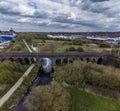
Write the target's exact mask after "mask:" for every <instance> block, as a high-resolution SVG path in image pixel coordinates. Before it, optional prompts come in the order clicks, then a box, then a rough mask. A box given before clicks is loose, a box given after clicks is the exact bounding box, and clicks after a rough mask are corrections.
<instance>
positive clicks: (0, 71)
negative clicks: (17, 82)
mask: <svg viewBox="0 0 120 111" xmlns="http://www.w3.org/2000/svg"><path fill="white" fill-rule="evenodd" d="M20 71H23V67H22V65H20V64H19V63H15V62H13V63H12V62H11V61H4V62H2V63H1V64H0V83H2V84H3V83H11V82H13V81H14V78H15V77H17V74H19V72H20Z"/></svg>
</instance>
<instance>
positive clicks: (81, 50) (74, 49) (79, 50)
mask: <svg viewBox="0 0 120 111" xmlns="http://www.w3.org/2000/svg"><path fill="white" fill-rule="evenodd" d="M68 51H77V52H83V51H84V50H83V48H82V47H78V48H77V49H76V48H75V47H69V48H67V49H66V52H68Z"/></svg>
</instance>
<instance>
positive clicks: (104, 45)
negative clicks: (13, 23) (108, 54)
mask: <svg viewBox="0 0 120 111" xmlns="http://www.w3.org/2000/svg"><path fill="white" fill-rule="evenodd" d="M99 47H100V48H110V45H109V44H107V43H101V44H99Z"/></svg>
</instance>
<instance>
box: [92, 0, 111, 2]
mask: <svg viewBox="0 0 120 111" xmlns="http://www.w3.org/2000/svg"><path fill="white" fill-rule="evenodd" d="M91 1H92V2H104V1H109V0H91Z"/></svg>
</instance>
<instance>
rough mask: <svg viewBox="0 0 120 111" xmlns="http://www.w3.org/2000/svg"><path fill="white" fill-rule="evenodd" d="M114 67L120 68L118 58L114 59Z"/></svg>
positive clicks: (119, 59)
mask: <svg viewBox="0 0 120 111" xmlns="http://www.w3.org/2000/svg"><path fill="white" fill-rule="evenodd" d="M114 66H115V67H120V57H116V58H115V60H114Z"/></svg>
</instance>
